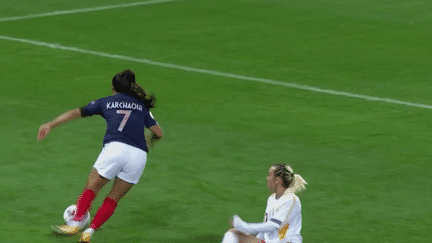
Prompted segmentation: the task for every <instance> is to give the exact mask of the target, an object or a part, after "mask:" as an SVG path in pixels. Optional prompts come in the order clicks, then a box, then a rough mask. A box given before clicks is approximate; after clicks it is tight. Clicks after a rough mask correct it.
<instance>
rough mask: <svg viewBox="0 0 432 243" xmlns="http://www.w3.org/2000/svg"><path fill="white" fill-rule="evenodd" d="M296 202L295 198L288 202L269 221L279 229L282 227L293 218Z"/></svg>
mask: <svg viewBox="0 0 432 243" xmlns="http://www.w3.org/2000/svg"><path fill="white" fill-rule="evenodd" d="M295 203H296V200H295V198H294V197H292V198H291V199H289V200H287V202H285V203H284V204H283V205H282V206H280V207H279V208H278V209H276V212H275V214H274V215H273V217H272V218H270V219H269V222H272V223H275V224H277V225H278V227H280V226H282V223H284V222H285V221H286V220H287V219H288V218H289V217H291V212H292V211H293V208H294V205H295Z"/></svg>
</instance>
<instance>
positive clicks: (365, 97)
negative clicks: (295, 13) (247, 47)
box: [0, 35, 432, 109]
mask: <svg viewBox="0 0 432 243" xmlns="http://www.w3.org/2000/svg"><path fill="white" fill-rule="evenodd" d="M0 39H3V40H8V41H15V42H22V43H27V44H31V45H37V46H44V47H49V48H53V49H59V50H63V51H73V52H79V53H83V54H90V55H95V56H101V57H106V58H111V59H119V60H124V61H130V62H137V63H144V64H149V65H154V66H159V67H165V68H172V69H179V70H183V71H188V72H196V73H204V74H209V75H215V76H221V77H227V78H234V79H240V80H247V81H253V82H259V83H266V84H272V85H280V86H285V87H288V88H294V89H301V90H307V91H312V92H318V93H325V94H331V95H338V96H345V97H352V98H358V99H363V100H369V101H380V102H385V103H392V104H398V105H405V106H413V107H418V108H425V109H432V106H431V105H425V104H419V103H411V102H406V101H400V100H394V99H388V98H380V97H375V96H368V95H361V94H354V93H348V92H343V91H336V90H330V89H322V88H318V87H312V86H307V85H301V84H295V83H288V82H282V81H277V80H272V79H264V78H255V77H248V76H243V75H238V74H232V73H224V72H219V71H214V70H207V69H200V68H193V67H186V66H180V65H176V64H172V63H164V62H158V61H152V60H149V59H142V58H134V57H128V56H123V55H115V54H109V53H104V52H98V51H90V50H85V49H80V48H76V47H67V46H62V45H59V44H52V43H47V42H40V41H33V40H26V39H20V38H14V37H8V36H1V35H0Z"/></svg>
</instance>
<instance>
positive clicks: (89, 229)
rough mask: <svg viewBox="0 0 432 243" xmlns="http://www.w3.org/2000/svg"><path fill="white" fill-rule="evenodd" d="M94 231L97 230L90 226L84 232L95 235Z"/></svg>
mask: <svg viewBox="0 0 432 243" xmlns="http://www.w3.org/2000/svg"><path fill="white" fill-rule="evenodd" d="M94 232H95V230H94V229H92V228H88V229H86V230H85V231H84V233H90V234H91V235H93V233H94Z"/></svg>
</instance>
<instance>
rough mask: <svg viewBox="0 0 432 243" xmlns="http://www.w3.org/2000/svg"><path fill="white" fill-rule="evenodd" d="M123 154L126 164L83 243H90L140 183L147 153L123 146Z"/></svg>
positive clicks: (83, 235) (83, 237) (82, 236)
mask: <svg viewBox="0 0 432 243" xmlns="http://www.w3.org/2000/svg"><path fill="white" fill-rule="evenodd" d="M122 153H123V157H124V159H125V160H126V162H125V163H124V164H123V166H122V167H121V171H120V172H119V173H118V174H116V175H117V176H116V179H115V181H114V184H113V187H112V189H111V191H110V193H109V194H108V196H107V197H106V198H105V200H104V202H103V204H102V206H101V207H100V208H99V210H98V211H97V213H96V216H95V217H94V219H93V221H92V222H91V224H90V227H89V228H88V229H87V230H85V231H84V233H83V234H82V235H81V239H82V241H83V242H88V241H89V240H90V238H91V236H92V235H93V233H94V231H95V230H97V229H98V228H99V227H100V226H101V225H102V224H103V223H105V222H106V221H107V220H108V219H109V218H110V217H111V215H112V214H113V213H114V210H115V209H116V207H117V204H118V202H119V201H120V199H121V198H122V197H123V196H124V195H126V193H127V192H128V191H129V190H130V189H131V188H132V186H133V185H134V184H136V183H138V181H139V178H140V177H141V175H142V173H143V171H144V167H145V164H146V161H147V153H146V152H145V151H143V150H141V149H138V148H135V147H133V146H130V145H126V144H125V145H122Z"/></svg>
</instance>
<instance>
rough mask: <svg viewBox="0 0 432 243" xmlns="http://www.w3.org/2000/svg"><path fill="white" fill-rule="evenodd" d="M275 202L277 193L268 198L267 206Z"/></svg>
mask: <svg viewBox="0 0 432 243" xmlns="http://www.w3.org/2000/svg"><path fill="white" fill-rule="evenodd" d="M274 200H276V193H273V194H271V195H270V196H269V197H268V199H267V204H270V203H271V202H272V201H274Z"/></svg>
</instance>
